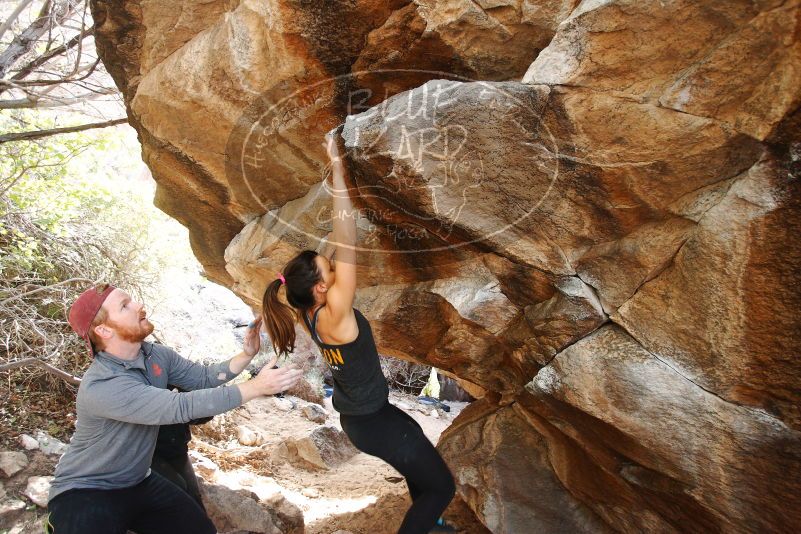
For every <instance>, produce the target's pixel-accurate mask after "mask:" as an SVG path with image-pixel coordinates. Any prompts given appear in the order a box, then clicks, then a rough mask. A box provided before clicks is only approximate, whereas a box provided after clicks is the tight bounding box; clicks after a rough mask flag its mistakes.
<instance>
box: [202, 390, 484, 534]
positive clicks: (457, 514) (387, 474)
mask: <svg viewBox="0 0 801 534" xmlns="http://www.w3.org/2000/svg"><path fill="white" fill-rule="evenodd" d="M288 398H290V397H288ZM291 399H292V400H293V401H294V402H295V403H296V405H297V407H296V408H295V409H291V410H289V411H284V409H281V408H280V407H279V405H280V404H282V403H281V402H280V401H279V402H275V401H274V400H273V399H264V400H257V401H254V402H251V403H249V404H248V405H246V406H244V407H242V408H239V409H237V410H234V411H233V412H229V413H228V414H226V415H224V416H223V417H220V416H218V417H217V418H215V420H214V421H213V422H212V423H209V424H207V425H204V426H203V427H201V428H199V429H198V430H197V432H196V433H195V439H194V440H193V442H192V444H191V447H192V448H193V449H194V450H196V451H197V452H199V453H202V454H203V455H204V456H206V457H208V458H209V459H211V460H212V461H214V462H216V463H217V464H218V465H219V466H220V467H221V468H222V469H223V470H225V472H220V473H217V474H216V475H215V476H213V477H206V478H213V480H209V481H210V482H215V483H218V484H219V483H221V484H225V485H227V486H230V487H233V488H238V487H242V488H247V489H249V490H250V491H253V492H254V493H256V494H257V495H259V497H261V498H264V497H267V496H269V495H272V494H274V493H275V492H276V491H278V492H280V493H281V494H283V495H284V496H285V497H286V498H287V499H288V500H289V501H291V502H292V503H293V504H295V505H297V506H298V507H299V508H300V509H301V510H303V514H304V518H305V521H306V532H308V533H309V534H330V533H332V532H336V531H337V530H346V531H349V532H352V533H354V534H367V533H370V534H383V533H394V532H397V529H398V526H399V525H400V523H401V521H402V520H403V516H404V514H405V513H406V510H407V509H408V507H409V505H410V504H411V500H410V499H409V496H408V492H407V488H406V484H405V483H404V481H403V479H402V478H401V477H400V476H399V473H398V472H397V471H395V470H394V469H393V468H392V467H390V466H389V465H387V464H385V463H384V462H383V461H381V460H379V459H378V458H374V457H372V456H368V455H366V454H363V453H358V454H356V456H354V457H353V458H351V459H350V460H348V461H346V462H344V463H342V464H339V465H337V466H335V467H332V468H330V469H328V470H314V471H310V470H305V469H301V468H298V467H295V466H293V465H290V464H289V463H286V462H285V461H283V460H281V459H280V458H276V457H275V454H274V453H273V451H274V449H275V447H276V445H278V444H279V443H280V442H282V441H283V440H285V439H287V438H290V437H294V438H302V437H304V436H307V435H308V434H309V433H310V432H311V431H312V430H313V429H314V428H315V427H316V426H318V424H317V423H313V422H311V421H309V420H307V419H306V418H305V417H304V416H303V414H302V413H301V411H300V409H299V408H300V407H301V406H302V405H303V404H304V402H305V401H302V400H300V399H296V398H291ZM390 401H391V402H392V403H393V404H395V405H397V406H399V407H401V408H402V409H404V410H405V411H406V412H407V413H409V414H410V415H411V416H412V417H414V418H415V420H417V421H418V422H419V423H420V425H421V426H422V427H423V430H424V431H425V433H426V435H427V436H428V437H429V439H431V440H432V442H434V443H436V442H437V440H438V439H439V435H440V434H441V433H442V431H443V430H444V429H445V428H447V427H448V426H449V425H450V424H451V422H452V421H453V419H454V417H456V415H458V413H459V412H460V411H461V410H462V408H464V406H465V405H466V404H465V403H455V402H454V403H448V404H449V406H451V411H450V413H446V412H444V411H442V410H437V409H433V408H432V407H430V406H426V405H423V404H420V403H418V402H417V400H416V398H415V397H413V396H410V395H404V394H399V393H395V392H393V393H392V395H391V397H390ZM283 404H285V403H283ZM325 407H326V411H327V413H328V416H327V420H326V423H325V424H328V425H334V426H337V427H338V428H341V427H340V426H339V417H338V415H337V414H336V412H335V411H334V410H333V408H332V407H331V404H330V399H326V406H325ZM432 414H436V415H432ZM239 425H246V426H248V427H249V428H251V429H253V430H255V431H257V432H259V433H261V434H262V436H263V438H264V443H263V444H261V445H260V446H258V447H246V446H243V445H240V444H239V443H238V442H237V441H236V439H235V436H236V432H235V428H236V427H237V426H239ZM445 517H446V519H447V520H448V521H449V522H450V523H452V524H453V525H455V526H457V527H458V528H459V529H460V530H459V531H460V532H464V533H469V534H483V533H486V532H489V531H488V530H486V529H485V528H484V527H483V525H481V523H479V522H478V520H477V519H476V518H475V516H474V515H473V513H472V511H471V510H470V509H469V508H468V507H467V506H466V505H465V504H464V503H463V502H462V501H461V500H459V499H458V498H457V499H455V500H454V502H453V503H452V504H451V506H450V507H449V508H448V510H447V511H446V513H445Z"/></svg>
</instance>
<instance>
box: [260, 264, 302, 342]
mask: <svg viewBox="0 0 801 534" xmlns="http://www.w3.org/2000/svg"><path fill="white" fill-rule="evenodd" d="M280 288H281V280H279V279H276V280H273V281H272V282H270V285H268V286H267V290H266V291H265V292H264V298H263V299H262V303H261V316H262V320H263V321H264V326H265V328H266V329H267V333H268V334H269V335H270V341H272V343H273V349H274V350H275V354H276V355H279V356H280V355H281V354H287V353H289V352H292V351H294V350H295V313H294V312H293V311H292V308H290V307H289V306H287V305H286V304H284V303H283V302H281V301H280V300H278V290H279V289H280Z"/></svg>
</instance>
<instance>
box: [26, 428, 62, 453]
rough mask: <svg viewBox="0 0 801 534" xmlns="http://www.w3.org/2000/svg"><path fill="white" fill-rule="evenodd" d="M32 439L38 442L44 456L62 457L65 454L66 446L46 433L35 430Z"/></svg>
mask: <svg viewBox="0 0 801 534" xmlns="http://www.w3.org/2000/svg"><path fill="white" fill-rule="evenodd" d="M33 437H34V438H36V441H37V442H39V448H40V449H41V450H42V452H43V453H45V454H58V455H62V454H64V453H65V452H67V444H66V443H63V442H61V441H59V440H57V439H56V438H54V437H53V436H51V435H50V434H48V433H47V432H44V431H42V430H37V431H36V432H35V433H34V434H33Z"/></svg>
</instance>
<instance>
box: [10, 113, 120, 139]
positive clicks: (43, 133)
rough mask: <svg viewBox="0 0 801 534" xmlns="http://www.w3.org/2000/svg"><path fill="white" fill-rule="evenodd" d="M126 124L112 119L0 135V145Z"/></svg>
mask: <svg viewBox="0 0 801 534" xmlns="http://www.w3.org/2000/svg"><path fill="white" fill-rule="evenodd" d="M126 122H128V119H127V118H124V119H114V120H110V121H106V122H92V123H89V124H81V125H80V126H68V127H66V128H53V129H51V130H36V131H33V132H17V133H10V134H5V135H0V145H1V144H3V143H10V142H12V141H22V140H31V139H41V138H42V137H49V136H51V135H58V134H64V133H73V132H82V131H84V130H92V129H94V128H107V127H109V126H116V125H118V124H124V123H126Z"/></svg>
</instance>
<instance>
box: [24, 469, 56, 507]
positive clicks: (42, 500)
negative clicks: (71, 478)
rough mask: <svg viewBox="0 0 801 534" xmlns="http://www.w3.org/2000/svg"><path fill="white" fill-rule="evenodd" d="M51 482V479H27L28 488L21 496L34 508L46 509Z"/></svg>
mask: <svg viewBox="0 0 801 534" xmlns="http://www.w3.org/2000/svg"><path fill="white" fill-rule="evenodd" d="M52 482H53V477H28V486H27V487H26V488H25V491H23V492H22V494H23V495H25V496H26V497H27V498H29V499H30V500H31V502H32V503H33V504H35V505H36V506H39V507H41V508H47V496H48V494H49V493H50V484H51V483H52Z"/></svg>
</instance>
